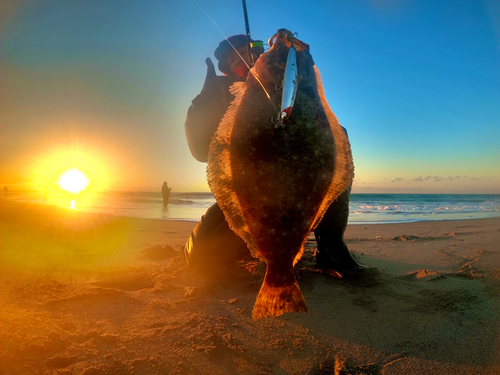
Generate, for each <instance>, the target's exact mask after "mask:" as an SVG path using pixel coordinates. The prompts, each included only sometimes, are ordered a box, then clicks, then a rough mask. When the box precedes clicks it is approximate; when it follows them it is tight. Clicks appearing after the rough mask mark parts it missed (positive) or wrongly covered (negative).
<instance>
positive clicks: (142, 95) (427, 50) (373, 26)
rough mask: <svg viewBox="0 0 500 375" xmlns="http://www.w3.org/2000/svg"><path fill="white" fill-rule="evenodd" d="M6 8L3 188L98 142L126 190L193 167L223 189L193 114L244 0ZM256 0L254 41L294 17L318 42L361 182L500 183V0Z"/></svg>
mask: <svg viewBox="0 0 500 375" xmlns="http://www.w3.org/2000/svg"><path fill="white" fill-rule="evenodd" d="M6 3H7V2H2V3H1V5H0V6H1V9H0V10H1V12H0V13H1V17H2V19H1V20H0V25H1V26H0V27H1V34H0V72H1V74H0V124H1V126H0V132H1V134H0V184H3V185H8V186H11V187H12V188H16V187H18V188H30V187H35V188H36V186H37V184H39V183H40V181H39V179H40V177H39V174H37V173H36V172H37V169H40V165H42V164H44V162H45V164H47V163H48V162H46V160H50V163H49V164H54V163H56V164H57V163H58V161H57V160H61V159H62V160H61V163H62V164H64V163H63V162H67V163H69V162H74V163H75V164H77V163H78V157H80V158H81V157H82V156H81V155H83V154H86V153H87V154H89V155H91V157H92V158H93V159H92V160H93V161H92V163H94V164H95V163H100V164H102V165H100V167H101V168H100V169H101V170H104V171H107V172H104V173H106V175H107V179H108V181H107V185H106V186H107V188H109V189H112V190H158V189H159V188H160V187H161V184H162V183H163V181H164V180H167V181H168V182H169V183H170V184H172V183H173V182H175V181H176V180H178V179H179V178H181V177H182V178H181V180H180V181H179V182H178V184H177V185H176V187H175V189H176V190H195V191H200V190H208V186H207V184H206V182H205V168H206V165H205V164H203V163H200V162H197V161H196V160H195V159H194V158H193V157H192V156H191V154H190V153H189V149H188V147H187V143H186V141H185V136H184V120H185V116H186V111H187V109H188V107H189V105H190V102H191V100H192V99H193V98H194V97H195V96H196V95H197V94H198V93H199V91H200V90H201V87H202V86H203V81H204V78H205V72H206V67H205V63H204V60H205V58H206V57H209V56H210V57H212V59H213V60H214V61H215V59H214V58H213V51H214V49H215V47H217V45H218V43H219V42H220V41H221V40H222V39H223V35H222V33H224V34H225V35H226V36H230V35H233V34H241V33H244V32H245V28H244V22H243V11H242V6H241V1H239V0H234V1H228V0H217V1H215V0H196V1H195V0H186V1H165V0H164V1H126V0H121V1H88V0H87V1H81V0H71V1H65V0H60V1H55V0H54V1H49V0H41V1H29V0H27V1H9V2H8V4H6ZM247 7H248V16H249V20H250V30H251V34H252V37H253V38H254V39H262V40H263V41H264V42H267V40H268V39H269V37H270V36H271V35H273V34H274V33H275V32H276V30H277V29H279V28H283V27H284V28H288V29H290V30H292V31H294V32H297V33H298V38H299V39H301V40H302V41H304V42H306V43H308V44H309V45H310V48H311V54H312V56H313V58H314V60H315V63H316V65H317V67H318V69H319V70H320V71H321V73H322V76H323V83H324V86H325V91H326V97H327V99H328V101H329V103H330V106H331V107H332V109H333V111H334V112H335V114H336V115H337V117H338V118H339V120H340V122H341V124H342V125H343V126H344V127H345V128H346V129H347V130H348V133H349V138H350V141H351V145H352V150H353V156H354V163H355V169H356V170H355V172H356V178H355V182H354V189H353V191H354V192H401V193H408V192H420V193H500V167H499V166H498V165H499V161H500V147H499V144H500V143H499V139H500V69H499V67H500V3H499V2H498V1H495V0H485V1H472V0H471V1H461V0H454V1H451V0H450V1H412V0H400V1H396V0H350V1H347V0H345V1H314V2H306V1H286V2H285V1H274V2H266V1H252V0H247ZM207 15H208V16H209V17H210V18H211V19H210V18H209V17H208V16H207ZM214 22H215V23H216V24H217V25H218V26H217V25H216V24H215V23H214ZM221 32H222V33H221ZM62 150H65V152H66V153H64V152H63V151H62ZM59 152H61V153H60V154H59ZM54 155H65V156H62V157H59V158H55V157H54ZM68 155H70V156H68ZM71 155H73V156H71ZM75 155H77V156H78V157H77V156H75ZM72 158H74V160H73V159H72ZM54 160H56V161H54ZM89 160H90V159H89ZM89 163H90V162H89ZM89 163H87V165H86V166H85V168H90V169H91V168H92V163H90V164H89ZM89 165H90V166H89ZM76 166H78V165H76ZM86 172H88V173H89V174H92V171H86Z"/></svg>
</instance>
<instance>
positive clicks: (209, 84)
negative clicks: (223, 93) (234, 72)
mask: <svg viewBox="0 0 500 375" xmlns="http://www.w3.org/2000/svg"><path fill="white" fill-rule="evenodd" d="M205 64H207V76H206V78H205V84H204V85H203V89H202V90H201V91H202V92H203V91H212V92H213V90H217V91H219V89H217V87H221V86H223V87H229V86H231V85H232V84H233V83H234V82H236V81H238V80H239V78H238V77H228V76H218V75H217V74H216V73H215V66H214V63H213V62H212V59H210V57H207V58H206V59H205Z"/></svg>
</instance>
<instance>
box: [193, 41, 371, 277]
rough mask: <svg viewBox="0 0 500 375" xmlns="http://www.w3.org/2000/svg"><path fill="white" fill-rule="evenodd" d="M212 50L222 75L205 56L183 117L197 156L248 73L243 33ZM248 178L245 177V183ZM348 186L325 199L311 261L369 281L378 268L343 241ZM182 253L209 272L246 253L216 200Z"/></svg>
mask: <svg viewBox="0 0 500 375" xmlns="http://www.w3.org/2000/svg"><path fill="white" fill-rule="evenodd" d="M252 42H253V41H252ZM214 55H215V57H216V59H217V60H218V68H219V70H220V71H221V72H222V73H224V76H217V75H216V73H215V67H214V64H213V63H212V61H211V59H210V58H207V59H206V60H205V62H206V64H207V76H206V79H205V83H204V86H203V89H202V91H201V93H200V94H199V95H198V96H197V97H196V98H194V100H193V101H192V104H191V106H190V107H189V110H188V113H187V118H186V122H185V132H186V138H187V142H188V145H189V148H190V150H191V153H192V155H193V156H194V157H195V158H196V159H197V160H198V161H200V162H207V160H208V158H209V148H210V142H211V140H212V137H213V136H214V134H215V132H216V131H217V128H218V127H219V124H220V123H221V119H223V117H224V114H225V113H226V111H227V110H228V107H230V105H231V102H232V101H233V99H234V98H235V97H234V95H233V94H232V93H231V91H230V89H229V88H230V87H231V85H233V84H234V83H235V82H245V81H246V79H247V76H248V74H249V65H250V63H249V61H248V59H249V57H250V54H249V53H248V52H247V36H246V35H234V36H231V37H229V38H227V39H225V40H223V41H222V42H221V43H220V44H219V46H218V47H217V49H216V50H215V53H214ZM277 126H278V125H276V127H277ZM282 126H283V127H284V126H285V125H282ZM342 129H343V130H344V132H345V129H344V128H342ZM349 152H350V151H349ZM269 178H272V176H270V177H269ZM252 183H253V181H251V180H250V181H248V184H252ZM285 189H286V187H285ZM350 191H351V183H348V187H347V188H346V189H345V190H344V191H343V192H342V193H341V194H340V195H339V196H338V198H337V199H335V200H334V201H333V202H332V203H331V204H330V206H329V207H328V209H326V211H325V213H324V215H323V218H322V219H321V221H320V222H319V224H318V225H317V226H316V228H315V229H314V234H315V237H316V240H317V252H316V263H317V267H318V268H321V269H325V270H331V271H332V272H330V273H332V274H334V275H336V276H337V277H340V278H343V279H355V280H360V279H363V280H368V281H370V280H373V277H374V276H376V275H378V270H377V269H376V268H375V267H369V266H366V265H362V264H360V263H359V262H357V261H356V260H355V259H354V258H353V257H352V255H351V253H350V252H349V250H348V248H347V245H346V243H345V241H344V232H345V229H346V226H347V220H348V217H349V195H350ZM184 256H185V260H186V264H187V267H188V269H190V270H195V271H197V272H200V273H203V274H209V275H214V274H215V273H217V271H221V272H224V271H223V270H225V269H226V266H230V265H231V264H235V263H236V262H237V261H239V260H243V259H251V258H249V257H250V252H249V248H248V246H247V243H246V242H245V241H244V240H243V239H242V238H240V236H238V235H237V234H235V233H234V232H233V230H232V229H231V228H230V226H229V225H228V222H227V221H226V218H225V216H224V213H223V211H222V210H221V208H220V206H219V204H218V203H216V204H214V205H213V206H212V207H210V208H209V209H208V210H207V212H206V214H205V215H204V216H203V217H202V218H201V221H200V222H199V223H198V224H197V225H196V227H195V228H194V230H193V231H192V233H191V235H190V238H189V240H188V241H187V243H186V245H185V246H184Z"/></svg>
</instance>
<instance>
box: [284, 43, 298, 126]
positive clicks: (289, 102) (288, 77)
mask: <svg viewBox="0 0 500 375" xmlns="http://www.w3.org/2000/svg"><path fill="white" fill-rule="evenodd" d="M296 94H297V56H296V53H295V47H294V46H293V43H292V46H291V47H290V49H289V50H288V57H287V60H286V66H285V76H284V77H283V93H282V95H281V111H280V120H281V121H280V125H281V126H282V127H285V124H286V121H287V120H288V119H289V118H290V112H292V108H293V103H294V102H295V95H296Z"/></svg>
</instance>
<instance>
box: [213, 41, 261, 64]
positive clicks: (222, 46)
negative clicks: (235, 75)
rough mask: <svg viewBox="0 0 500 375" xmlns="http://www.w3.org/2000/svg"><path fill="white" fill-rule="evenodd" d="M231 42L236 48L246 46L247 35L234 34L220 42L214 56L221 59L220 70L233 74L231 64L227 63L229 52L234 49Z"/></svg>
mask: <svg viewBox="0 0 500 375" xmlns="http://www.w3.org/2000/svg"><path fill="white" fill-rule="evenodd" d="M228 41H229V42H228ZM250 42H253V40H252V39H250ZM229 43H231V44H232V45H233V46H234V48H236V49H238V48H240V47H242V46H246V44H247V36H246V35H243V34H239V35H233V36H230V37H229V38H227V39H224V40H223V41H222V42H220V43H219V47H217V49H216V50H215V52H214V56H215V58H216V59H217V60H219V65H218V67H219V70H220V71H221V72H222V73H225V74H231V69H229V65H227V61H226V60H227V56H228V55H229V52H231V51H233V47H231V44H229Z"/></svg>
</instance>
